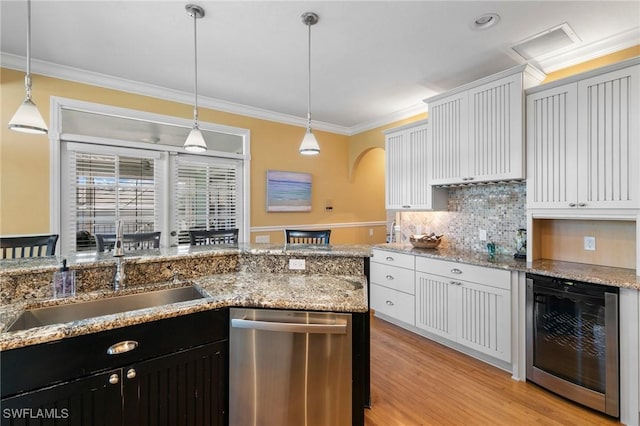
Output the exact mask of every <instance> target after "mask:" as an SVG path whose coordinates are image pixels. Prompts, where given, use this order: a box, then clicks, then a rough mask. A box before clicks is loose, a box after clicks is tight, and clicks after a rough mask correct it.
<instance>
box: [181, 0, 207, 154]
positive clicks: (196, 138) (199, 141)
mask: <svg viewBox="0 0 640 426" xmlns="http://www.w3.org/2000/svg"><path fill="white" fill-rule="evenodd" d="M185 9H186V10H187V14H189V16H191V17H192V18H193V46H194V52H195V53H194V59H195V61H194V64H195V66H194V70H195V83H194V88H195V90H194V92H195V102H194V104H193V128H192V129H191V132H189V136H187V140H186V141H184V149H186V150H187V151H189V152H205V151H206V150H207V143H206V142H205V141H204V137H203V136H202V132H201V131H200V127H199V126H198V36H197V32H196V27H197V25H196V22H197V20H198V19H200V18H202V17H204V9H203V8H201V7H200V6H197V5H195V4H188V5H186V6H185Z"/></svg>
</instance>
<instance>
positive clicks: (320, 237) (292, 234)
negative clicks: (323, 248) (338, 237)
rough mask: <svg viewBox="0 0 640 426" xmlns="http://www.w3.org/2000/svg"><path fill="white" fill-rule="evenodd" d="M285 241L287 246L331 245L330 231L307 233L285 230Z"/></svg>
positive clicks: (305, 231)
mask: <svg viewBox="0 0 640 426" xmlns="http://www.w3.org/2000/svg"><path fill="white" fill-rule="evenodd" d="M284 236H285V238H284V240H285V242H286V243H287V244H329V237H330V236H331V230H330V229H324V230H318V231H307V230H297V229H285V230H284Z"/></svg>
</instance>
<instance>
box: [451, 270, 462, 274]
mask: <svg viewBox="0 0 640 426" xmlns="http://www.w3.org/2000/svg"><path fill="white" fill-rule="evenodd" d="M451 273H452V274H458V275H460V274H461V273H462V271H461V270H460V269H458V268H453V269H451Z"/></svg>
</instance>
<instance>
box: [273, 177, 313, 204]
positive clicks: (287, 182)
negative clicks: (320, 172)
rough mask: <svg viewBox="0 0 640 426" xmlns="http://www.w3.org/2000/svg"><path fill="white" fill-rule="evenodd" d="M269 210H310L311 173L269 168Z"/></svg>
mask: <svg viewBox="0 0 640 426" xmlns="http://www.w3.org/2000/svg"><path fill="white" fill-rule="evenodd" d="M267 211H268V212H310V211H311V174H310V173H298V172H284V171H280V170H267Z"/></svg>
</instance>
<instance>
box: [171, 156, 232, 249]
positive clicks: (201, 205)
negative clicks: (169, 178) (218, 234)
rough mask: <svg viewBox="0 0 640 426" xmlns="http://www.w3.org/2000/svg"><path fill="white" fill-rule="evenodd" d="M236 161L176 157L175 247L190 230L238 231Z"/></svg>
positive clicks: (183, 239)
mask: <svg viewBox="0 0 640 426" xmlns="http://www.w3.org/2000/svg"><path fill="white" fill-rule="evenodd" d="M239 166H240V164H239V162H238V161H234V160H224V159H213V158H206V157H195V156H186V155H185V156H182V155H178V156H177V158H176V161H175V167H174V170H175V177H174V182H175V185H176V189H175V192H174V193H175V203H174V205H175V213H174V214H175V219H176V224H175V229H176V230H177V231H178V242H179V244H184V243H189V233H188V231H189V230H190V229H233V228H241V226H239V224H240V212H239V210H238V207H239V203H238V201H239V200H238V195H239V194H241V193H242V192H241V191H239V189H240V188H241V187H242V185H241V178H242V175H241V174H240V170H241V168H240V167H239Z"/></svg>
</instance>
